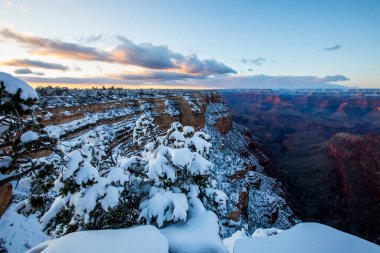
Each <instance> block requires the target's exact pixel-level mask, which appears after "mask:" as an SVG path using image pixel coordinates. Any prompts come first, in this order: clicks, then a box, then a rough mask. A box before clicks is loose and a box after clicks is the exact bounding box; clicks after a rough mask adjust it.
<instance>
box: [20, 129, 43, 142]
mask: <svg viewBox="0 0 380 253" xmlns="http://www.w3.org/2000/svg"><path fill="white" fill-rule="evenodd" d="M38 138H39V137H38V134H36V133H35V132H33V131H27V132H25V133H23V134H22V135H21V136H20V140H21V142H23V143H28V142H32V141H36V140H38Z"/></svg>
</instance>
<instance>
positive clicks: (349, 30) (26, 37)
mask: <svg viewBox="0 0 380 253" xmlns="http://www.w3.org/2000/svg"><path fill="white" fill-rule="evenodd" d="M0 3H1V4H0V5H1V8H0V17H1V18H0V26H1V27H0V28H1V29H2V30H1V33H0V70H1V71H5V72H10V73H13V74H15V75H18V76H20V77H21V78H23V79H25V80H27V81H29V82H38V83H45V82H47V83H50V82H53V83H65V84H67V83H73V84H80V85H84V84H93V83H96V84H104V83H111V84H126V85H129V86H142V85H145V86H173V87H174V86H185V87H222V88H255V87H260V88H267V87H268V88H271V87H274V86H276V87H282V86H284V87H283V88H294V87H297V88H299V87H301V88H308V87H311V88H313V87H335V86H334V85H336V84H339V85H345V86H355V87H369V88H380V74H379V73H380V29H379V27H380V1H377V0H372V1H370V0H364V1H351V0H346V1H339V0H335V1H325V0H319V1H294V0H293V1H290V0H283V1H280V0H278V1H274V0H269V1H232V0H230V1H216V0H210V1H200V0H199V1H198V0H194V1H174V0H173V1H157V0H156V1H154V0H151V1H147V0H142V1H141V0H140V1H98V0H92V1H90V0H80V1H69V0H51V1H44V0H34V1H29V0H25V1H21V0H20V1H17V0H9V1H0ZM36 40H37V41H38V43H36ZM143 43H145V44H143ZM147 43H148V44H147ZM57 45H58V46H57ZM73 50H74V51H75V52H74V51H73ZM82 51H84V52H85V53H86V54H85V55H83V54H82ZM26 60H29V61H26ZM31 61H32V62H31ZM43 63H45V64H43ZM46 63H47V64H46ZM49 64H50V65H49ZM282 80H283V82H282ZM274 83H275V84H276V85H274Z"/></svg>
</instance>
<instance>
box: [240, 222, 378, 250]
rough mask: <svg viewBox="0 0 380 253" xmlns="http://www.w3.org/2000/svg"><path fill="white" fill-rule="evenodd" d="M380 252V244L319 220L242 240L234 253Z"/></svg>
mask: <svg viewBox="0 0 380 253" xmlns="http://www.w3.org/2000/svg"><path fill="white" fill-rule="evenodd" d="M253 249H254V252H281V253H305V252H308V253H322V252H323V253H337V252H344V253H358V252H366V253H379V252H380V246H378V245H376V244H373V243H370V242H368V241H366V240H363V239H361V238H359V237H356V236H353V235H350V234H347V233H344V232H341V231H339V230H336V229H333V228H331V227H328V226H325V225H322V224H318V223H312V222H310V223H300V224H297V225H295V226H294V227H293V228H290V229H288V230H285V231H284V232H281V233H279V234H277V235H273V236H267V237H263V238H252V239H240V240H237V241H236V243H235V246H234V251H233V252H234V253H251V252H253Z"/></svg>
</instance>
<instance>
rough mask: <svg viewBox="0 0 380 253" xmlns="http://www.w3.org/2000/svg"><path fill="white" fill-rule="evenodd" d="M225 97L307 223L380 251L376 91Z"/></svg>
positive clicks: (260, 92) (263, 92) (243, 93)
mask: <svg viewBox="0 0 380 253" xmlns="http://www.w3.org/2000/svg"><path fill="white" fill-rule="evenodd" d="M222 97H223V100H224V101H225V102H226V103H227V104H228V105H229V107H230V108H231V110H232V112H233V115H234V120H236V121H237V122H239V123H240V124H243V125H244V126H247V127H248V128H249V130H250V131H251V132H252V133H253V134H254V135H255V136H257V137H258V138H259V139H260V140H262V141H263V143H264V146H265V148H264V149H266V150H268V151H270V153H271V154H272V156H271V158H272V161H273V162H274V163H275V166H274V167H273V168H274V175H275V176H276V177H277V178H278V179H280V181H281V182H282V183H283V185H284V186H285V187H286V189H287V190H288V191H289V193H290V194H291V198H290V199H291V200H293V204H294V205H295V206H296V207H297V208H296V211H297V213H298V214H299V215H300V217H301V218H302V219H303V220H306V221H319V222H323V223H325V224H328V225H331V226H334V227H336V228H338V229H341V230H344V231H347V232H349V233H353V234H355V235H357V236H361V237H363V238H365V239H368V240H372V241H374V242H377V243H379V238H378V235H379V234H380V230H379V228H380V225H379V223H378V219H379V218H378V214H379V213H380V206H379V204H378V203H379V198H378V191H379V188H380V180H378V174H379V170H380V168H379V163H378V160H379V159H380V155H379V153H378V152H375V151H376V150H378V144H377V139H378V138H379V136H380V110H379V105H380V94H379V91H378V90H363V91H361V90H348V91H335V90H328V91H321V90H315V91H313V90H303V91H302V90H298V91H285V90H283V91H281V90H279V91H274V90H247V91H227V92H223V93H222ZM342 132H349V133H351V134H347V133H342ZM368 133H372V135H368ZM353 134H356V135H353ZM360 135H364V136H360ZM360 210H361V211H360ZM364 210H365V211H364Z"/></svg>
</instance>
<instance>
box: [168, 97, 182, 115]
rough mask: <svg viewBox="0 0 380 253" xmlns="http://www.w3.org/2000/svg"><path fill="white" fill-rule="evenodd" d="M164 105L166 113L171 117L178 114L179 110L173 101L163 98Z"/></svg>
mask: <svg viewBox="0 0 380 253" xmlns="http://www.w3.org/2000/svg"><path fill="white" fill-rule="evenodd" d="M165 107H166V113H167V114H169V115H170V116H171V117H173V116H175V115H179V114H180V112H179V111H178V110H177V108H176V107H175V105H174V103H173V101H171V100H169V99H165Z"/></svg>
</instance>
